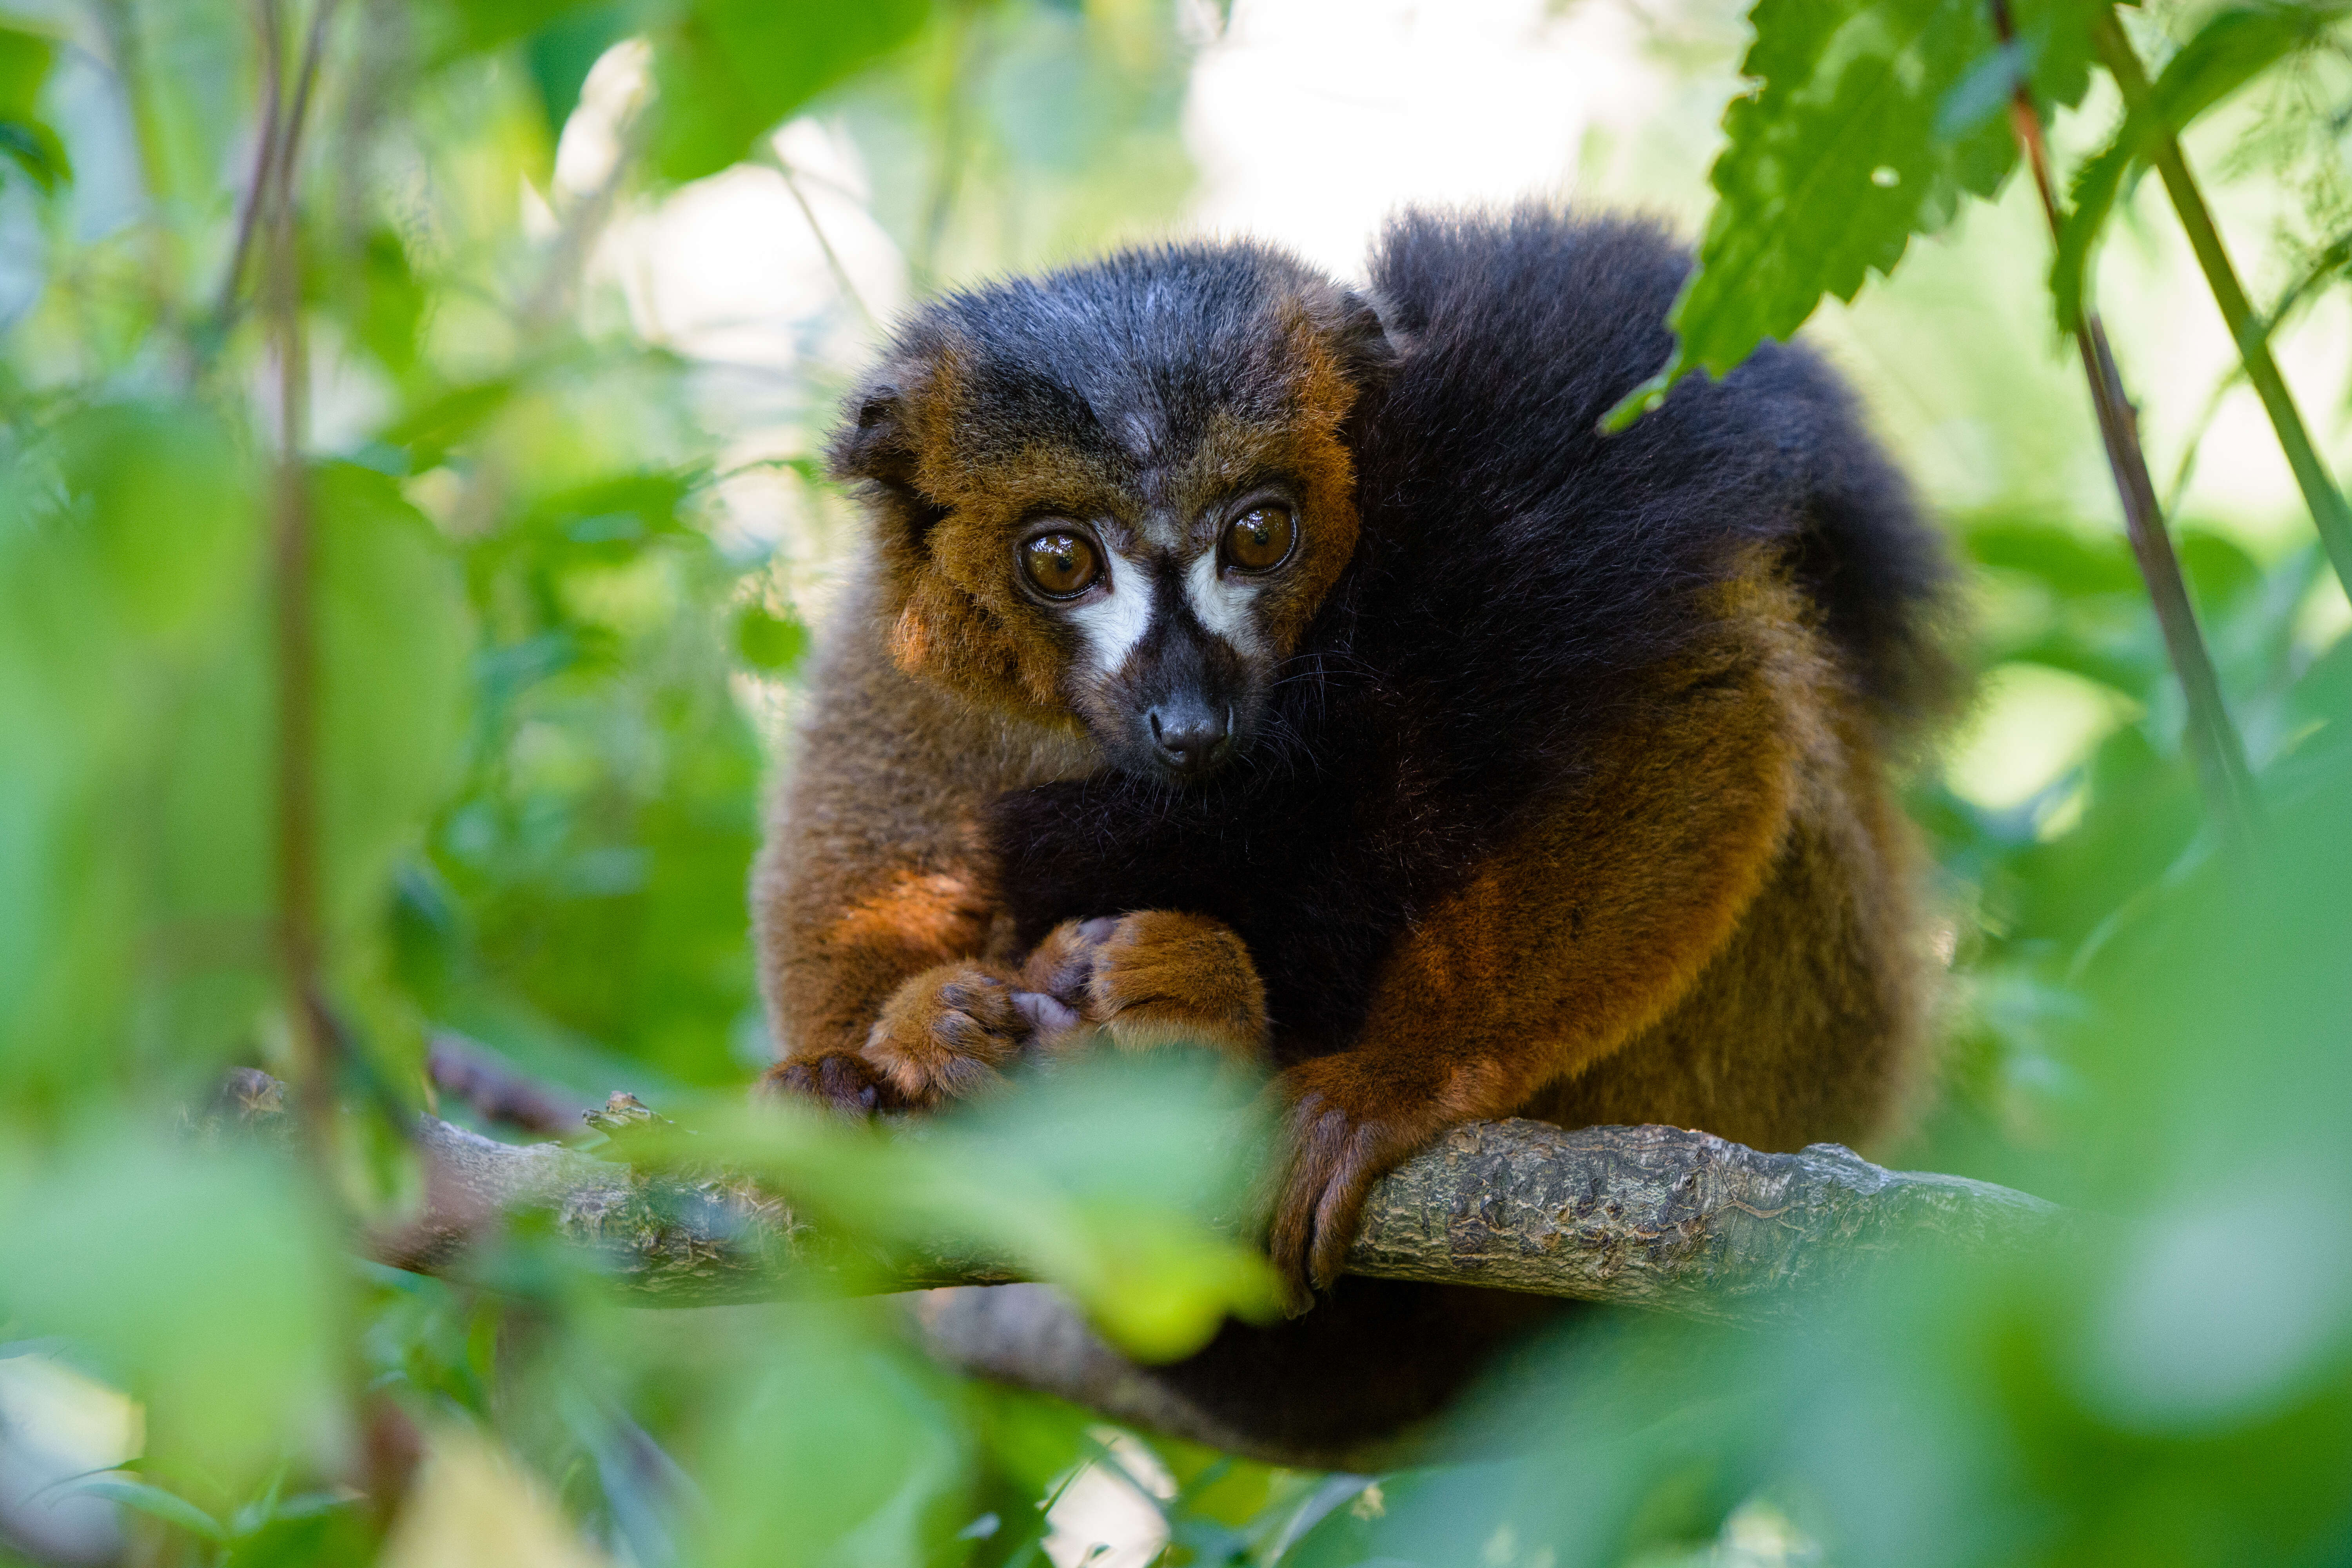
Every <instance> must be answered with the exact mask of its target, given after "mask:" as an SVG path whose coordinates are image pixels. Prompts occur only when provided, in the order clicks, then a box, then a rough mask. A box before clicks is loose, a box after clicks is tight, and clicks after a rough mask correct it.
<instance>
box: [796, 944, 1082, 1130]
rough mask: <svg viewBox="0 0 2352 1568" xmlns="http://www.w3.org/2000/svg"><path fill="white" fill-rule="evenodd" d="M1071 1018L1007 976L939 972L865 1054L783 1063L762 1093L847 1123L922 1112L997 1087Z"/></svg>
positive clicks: (891, 1004)
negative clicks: (819, 1107) (838, 1115)
mask: <svg viewBox="0 0 2352 1568" xmlns="http://www.w3.org/2000/svg"><path fill="white" fill-rule="evenodd" d="M1075 1018H1076V1016H1075V1015H1074V1014H1073V1013H1072V1012H1071V1011H1070V1009H1068V1008H1066V1007H1064V1006H1062V1005H1060V1004H1059V1003H1057V1002H1055V1000H1054V999H1053V998H1052V997H1051V996H1042V995H1037V994H1033V993H1030V992H1027V991H1024V990H1022V989H1020V987H1019V986H1018V984H1016V979H1015V976H1014V975H1013V973H1012V972H1011V971H1009V970H1005V969H1000V968H997V967H995V966H993V965H990V964H984V963H941V964H937V965H934V966H933V967H931V968H929V969H926V970H924V971H923V972H922V973H919V974H916V975H913V976H910V977H909V978H908V980H906V981H905V982H904V983H903V984H900V985H899V987H898V990H897V991H896V992H894V993H892V994H891V997H890V1000H889V1001H888V1002H887V1003H885V1004H884V1005H883V1007H882V1016H880V1017H879V1018H877V1019H876V1020H875V1022H874V1027H873V1029H872V1031H871V1032H870V1033H868V1034H867V1036H866V1044H865V1046H864V1047H861V1048H860V1049H858V1050H856V1051H845V1050H832V1051H825V1052H822V1053H820V1054H817V1055H814V1056H807V1057H794V1058H790V1059H788V1060H785V1061H782V1062H779V1063H777V1064H776V1065H775V1066H774V1067H773V1068H770V1069H769V1070H768V1075H767V1077H766V1078H765V1079H762V1080H761V1090H762V1091H763V1092H766V1093H770V1094H786V1095H802V1096H806V1097H808V1098H811V1099H814V1100H819V1101H821V1102H822V1103H824V1104H826V1105H829V1106H832V1107H833V1108H834V1109H835V1110H842V1111H846V1112H848V1113H850V1114H852V1115H866V1114H871V1113H873V1112H875V1111H882V1110H925V1109H929V1108H930V1107H932V1106H936V1105H938V1104H940V1103H941V1102H942V1101H944V1100H961V1099H963V1098H964V1097H965V1096H967V1095H970V1094H972V1093H974V1092H975V1091H977V1090H980V1089H984V1088H986V1087H988V1086H989V1085H991V1084H992V1083H994V1082H995V1081H996V1080H997V1077H998V1069H999V1068H1003V1066H1004V1064H1005V1063H1007V1062H1009V1061H1011V1060H1012V1059H1013V1058H1014V1057H1016V1056H1018V1055H1019V1054H1020V1053H1021V1052H1022V1051H1023V1050H1024V1049H1025V1048H1026V1047H1029V1046H1030V1045H1031V1044H1032V1043H1034V1041H1035V1040H1036V1039H1037V1038H1038V1037H1039V1036H1040V1035H1041V1034H1050V1033H1054V1032H1057V1031H1059V1030H1062V1029H1066V1028H1067V1027H1069V1026H1071V1025H1072V1024H1073V1023H1074V1022H1075Z"/></svg>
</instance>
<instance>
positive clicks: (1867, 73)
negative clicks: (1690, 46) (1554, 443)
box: [1604, 0, 2094, 428]
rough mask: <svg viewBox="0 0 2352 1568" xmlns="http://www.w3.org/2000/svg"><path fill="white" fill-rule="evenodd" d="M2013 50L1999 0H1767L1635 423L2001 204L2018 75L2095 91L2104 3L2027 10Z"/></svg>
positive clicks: (2019, 17) (2047, 93) (2074, 93)
mask: <svg viewBox="0 0 2352 1568" xmlns="http://www.w3.org/2000/svg"><path fill="white" fill-rule="evenodd" d="M2012 10H2013V12H2014V14H2015V16H2016V26H2017V30H2018V37H2017V42H2016V47H2015V48H2014V49H2007V48H2004V47H2001V45H2000V41H1999V40H1998V39H1997V38H1996V37H1995V36H1994V33H1993V26H1992V16H1991V10H1990V7H1989V6H1988V5H1986V4H1985V0H1925V3H1916V4H1915V3H1912V0H1759V4H1758V5H1757V6H1756V8H1755V10H1754V12H1753V13H1752V14H1751V21H1752V23H1753V25H1754V26H1755V29H1756V43H1755V45H1754V47H1751V48H1750V49H1749V50H1748V58H1747V59H1746V61H1745V62H1744V63H1743V64H1742V65H1741V67H1740V69H1741V70H1742V72H1743V73H1744V74H1745V75H1747V76H1748V77H1751V78H1754V79H1756V83H1757V86H1756V89H1755V90H1754V91H1753V92H1751V93H1749V94H1748V95H1747V96H1745V97H1741V98H1738V99H1735V100H1732V103H1731V106H1730V107H1729V108H1728V109H1727V110H1725V111H1724V117H1723V129H1724V132H1725V134H1726V135H1727V137H1728V138H1729V140H1730V145H1728V146H1727V147H1726V148H1725V149H1724V150H1723V152H1722V153H1721V154H1720V155H1719V156H1718V157H1717V159H1716V162H1715V169H1714V172H1713V174H1712V175H1711V179H1712V181H1713V184H1714V185H1715V190H1716V195H1717V202H1716V205H1715V209H1714V211H1713V213H1712V214H1711V215H1710V216H1709V217H1708V219H1707V226H1706V236H1705V237H1703V238H1702V239H1701V240H1700V241H1699V247H1698V257H1697V265H1696V268H1694V270H1693V271H1692V273H1691V276H1690V278H1689V279H1688V281H1686V282H1685V284H1684V286H1683V291H1682V294H1681V296H1680V298H1678V299H1677V300H1675V306H1674V310H1673V311H1672V313H1671V314H1670V315H1669V316H1668V318H1667V320H1668V324H1669V325H1671V326H1672V327H1673V328H1674V330H1675V339H1676V341H1675V352H1674V357H1673V358H1672V359H1671V360H1669V361H1668V362H1667V363H1666V365H1665V366H1664V369H1662V370H1660V371H1659V372H1658V374H1656V375H1655V376H1654V377H1652V378H1651V379H1650V380H1649V381H1647V382H1645V383H1643V385H1642V386H1640V387H1638V388H1636V389H1635V390H1634V391H1633V393H1631V394H1630V395H1627V396H1626V398H1625V399H1624V400H1623V401H1622V403H1620V404H1619V405H1617V406H1616V407H1615V408H1614V409H1612V410H1611V412H1610V414H1609V415H1608V416H1607V419H1606V420H1605V421H1604V423H1606V424H1607V425H1608V426H1611V427H1612V428H1617V427H1622V426H1624V425H1626V424H1630V423H1631V422H1632V421H1633V419H1634V418H1635V417H1637V416H1639V415H1640V414H1641V412H1642V411H1643V409H1645V408H1648V407H1650V406H1651V405H1654V404H1655V403H1656V402H1657V400H1658V399H1659V398H1661V397H1663V396H1664V395H1665V394H1666V392H1667V391H1668V390H1669V389H1670V388H1671V387H1673V385H1674V384H1675V383H1676V382H1677V381H1679V380H1681V379H1682V378H1683V377H1684V376H1685V375H1686V374H1689V373H1690V372H1692V371H1694V370H1700V369H1705V370H1707V371H1710V372H1712V373H1713V374H1717V375H1722V374H1727V373H1728V372H1729V371H1730V370H1731V369H1732V368H1733V367H1735V366H1736V365H1738V363H1739V362H1740V361H1742V360H1744V359H1746V358H1747V357H1748V354H1749V353H1752V352H1754V350H1755V348H1756V346H1757V344H1759V342H1763V341H1764V340H1765V339H1767V338H1773V339H1779V340H1781V341H1783V342H1785V341H1787V340H1788V339H1789V338H1790V337H1791V336H1793V335H1794V334H1795V332H1796V331H1797V329H1798V328H1799V327H1801V326H1802V325H1803V324H1804V322H1805V319H1806V318H1807V317H1808V316H1810V315H1811V314H1812V313H1813V307H1814V306H1816V305H1818V304H1819V303H1820V302H1821V300H1822V296H1824V295H1834V296H1836V297H1837V298H1838V299H1840V300H1851V299H1853V296H1854V293H1855V291H1856V290H1857V289H1860V288H1861V287H1862V284H1863V280H1864V278H1865V277H1866V276H1867V275H1868V274H1870V273H1871V272H1874V271H1875V272H1878V273H1880V274H1882V275H1884V274H1885V273H1887V272H1889V271H1891V270H1893V268H1894V267H1895V263H1896V262H1898V261H1900V260H1901V259H1902V258H1903V252H1904V250H1905V248H1906V247H1908V246H1909V244H1910V243H1911V237H1912V236H1914V235H1917V234H1932V233H1934V232H1935V231H1936V230H1937V229H1939V228H1942V227H1943V226H1945V225H1946V224H1948V223H1949V222H1950V221H1951V219H1952V216H1953V215H1954V214H1955V213H1956V212H1958V209H1959V205H1960V199H1961V197H1962V196H1964V195H1976V196H1989V195H1992V193H1993V191H1994V190H1995V189H1996V188H1997V187H1998V186H1999V185H2000V182H2001V179H2002V177H2003V176H2004V175H2006V174H2008V173H2009V171H2010V168H2011V166H2012V165H2013V164H2014V163H2016V161H2017V150H2016V147H2015V145H2014V143H2013V142H2012V141H2011V133H2010V128H2009V122H2008V120H2007V118H2006V116H2005V114H2004V110H2005V108H2006V106H2007V103H2008V100H2009V94H2010V91H2011V88H2012V87H2013V85H2014V84H2015V83H2016V81H2017V79H2018V78H2019V76H2020V74H2023V75H2024V77H2025V78H2026V79H2028V80H2029V81H2030V82H2031V83H2032V88H2033V91H2034V94H2035V96H2036V97H2037V98H2038V99H2040V100H2042V101H2043V102H2045V103H2046V102H2056V103H2068V104H2071V103H2074V102H2076V101H2078V100H2080V99H2081V98H2082V96H2083V92H2084V89H2085V88H2086V87H2087V86H2088V85H2089V80H2090V73H2089V68H2088V61H2089V57H2090V32H2089V26H2090V17H2091V16H2092V15H2093V11H2094V0H2024V3H2021V4H2018V5H2014V6H2013V7H2012Z"/></svg>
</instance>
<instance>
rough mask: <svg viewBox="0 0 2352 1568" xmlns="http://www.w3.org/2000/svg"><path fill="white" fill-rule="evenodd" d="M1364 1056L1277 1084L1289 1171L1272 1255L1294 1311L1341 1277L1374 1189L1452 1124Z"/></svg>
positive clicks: (1335, 1060) (1428, 1097)
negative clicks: (1283, 1108) (1283, 1112)
mask: <svg viewBox="0 0 2352 1568" xmlns="http://www.w3.org/2000/svg"><path fill="white" fill-rule="evenodd" d="M1387 1066H1388V1064H1387V1063H1385V1062H1383V1061H1381V1060H1379V1059H1375V1058H1370V1057H1369V1056H1368V1054H1367V1053H1364V1052H1359V1051H1341V1052H1339V1053H1337V1054H1335V1055H1332V1056H1328V1057H1317V1058H1313V1059H1311V1060H1308V1061H1304V1062H1301V1063H1299V1064H1298V1065H1297V1066H1296V1067H1294V1068H1289V1069H1288V1070H1287V1071H1286V1072H1285V1073H1284V1074H1283V1075H1282V1077H1281V1079H1280V1080H1279V1081H1278V1082H1277V1084H1276V1092H1277V1093H1278V1094H1279V1095H1280V1096H1281V1098H1282V1100H1284V1101H1285V1102H1286V1104H1287V1106H1288V1111H1287V1114H1286V1117H1285V1131H1286V1137H1285V1139H1284V1143H1285V1146H1286V1163H1285V1164H1284V1165H1283V1168H1282V1179H1281V1183H1280V1184H1279V1185H1278V1186H1277V1187H1276V1189H1275V1197H1274V1207H1273V1213H1272V1215H1271V1217H1270V1219H1269V1222H1268V1225H1267V1229H1266V1254H1267V1256H1268V1257H1269V1258H1272V1259H1273V1261H1274V1266H1275V1267H1276V1268H1277V1269H1279V1270H1281V1272H1282V1276H1283V1279H1285V1280H1286V1282H1287V1284H1288V1286H1289V1288H1290V1306H1291V1309H1292V1310H1293V1311H1304V1310H1307V1305H1308V1304H1309V1303H1310V1301H1311V1300H1312V1299H1313V1298H1312V1295H1311V1291H1312V1290H1316V1289H1328V1287H1329V1286H1330V1284H1331V1282H1332V1281H1333V1280H1335V1279H1338V1278H1339V1274H1340V1272H1341V1269H1342V1267H1343V1266H1344V1265H1345V1264H1346V1262H1347V1260H1348V1248H1349V1247H1351V1246H1352V1245H1354V1243H1355V1239H1356V1231H1357V1229H1358V1228H1359V1226H1360V1225H1361V1224H1362V1221H1363V1215H1364V1198H1365V1196H1366V1194H1369V1193H1370V1191H1371V1187H1372V1184H1373V1183H1374V1182H1376V1181H1378V1180H1380V1179H1381V1177H1382V1176H1384V1175H1386V1174H1387V1173H1389V1172H1391V1171H1392V1170H1394V1169H1395V1168H1396V1167H1397V1166H1398V1165H1400V1164H1402V1163H1404V1161H1405V1160H1406V1159H1408V1158H1410V1157H1411V1156H1412V1154H1413V1153H1415V1152H1418V1151H1419V1150H1420V1149H1421V1148H1422V1146H1423V1144H1425V1143H1427V1142H1429V1141H1430V1140H1431V1139H1432V1138H1433V1137H1435V1136H1436V1135H1437V1134H1438V1133H1439V1132H1440V1131H1443V1130H1444V1128H1445V1127H1446V1126H1447V1125H1448V1124H1449V1123H1448V1120H1447V1117H1446V1114H1445V1111H1444V1109H1443V1108H1442V1106H1441V1105H1440V1103H1439V1097H1438V1096H1436V1095H1434V1094H1429V1093H1423V1092H1420V1091H1419V1090H1417V1089H1414V1088H1413V1087H1412V1086H1411V1085H1402V1084H1398V1083H1394V1082H1391V1081H1390V1079H1389V1074H1388V1073H1387V1072H1386V1071H1384V1070H1383V1069H1384V1068H1386V1067H1387Z"/></svg>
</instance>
